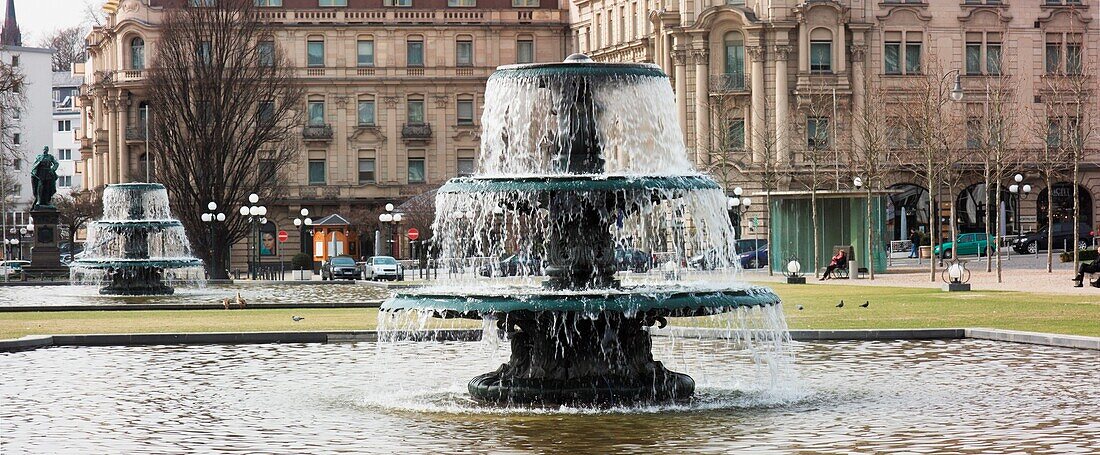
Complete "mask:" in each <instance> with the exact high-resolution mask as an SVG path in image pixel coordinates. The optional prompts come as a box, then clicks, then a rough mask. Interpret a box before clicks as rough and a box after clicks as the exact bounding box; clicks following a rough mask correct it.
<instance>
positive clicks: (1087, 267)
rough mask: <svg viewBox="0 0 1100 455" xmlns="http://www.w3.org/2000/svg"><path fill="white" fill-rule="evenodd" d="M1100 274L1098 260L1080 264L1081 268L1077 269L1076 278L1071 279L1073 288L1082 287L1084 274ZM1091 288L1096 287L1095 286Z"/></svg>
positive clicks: (1099, 261) (1099, 262)
mask: <svg viewBox="0 0 1100 455" xmlns="http://www.w3.org/2000/svg"><path fill="white" fill-rule="evenodd" d="M1086 273H1088V274H1093V273H1100V260H1096V261H1092V262H1082V263H1081V266H1080V267H1078V268H1077V276H1076V277H1074V278H1073V282H1074V284H1073V287H1075V288H1079V287H1082V286H1084V284H1082V282H1083V281H1085V274H1086ZM1093 286H1096V285H1095V284H1094V285H1093Z"/></svg>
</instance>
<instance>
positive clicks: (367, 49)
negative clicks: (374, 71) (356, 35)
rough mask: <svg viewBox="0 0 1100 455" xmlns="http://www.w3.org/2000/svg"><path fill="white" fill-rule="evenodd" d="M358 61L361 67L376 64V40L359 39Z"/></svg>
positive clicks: (357, 45)
mask: <svg viewBox="0 0 1100 455" xmlns="http://www.w3.org/2000/svg"><path fill="white" fill-rule="evenodd" d="M356 49H357V51H356V54H357V57H356V59H355V60H356V63H357V64H358V65H359V66H361V67H370V66H374V41H372V40H359V41H358V43H357V44H356Z"/></svg>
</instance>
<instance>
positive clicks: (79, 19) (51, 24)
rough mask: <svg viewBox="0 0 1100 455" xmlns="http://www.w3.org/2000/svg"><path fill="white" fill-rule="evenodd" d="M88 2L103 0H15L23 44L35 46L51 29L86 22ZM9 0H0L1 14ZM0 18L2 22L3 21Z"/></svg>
mask: <svg viewBox="0 0 1100 455" xmlns="http://www.w3.org/2000/svg"><path fill="white" fill-rule="evenodd" d="M86 3H91V4H95V5H97V6H98V5H102V3H103V1H102V0H15V17H16V18H17V19H18V20H19V30H20V31H21V32H23V45H24V46H28V45H29V46H33V45H35V44H38V41H39V40H40V39H42V37H43V36H45V35H47V34H49V33H50V32H51V31H53V30H55V29H59V28H64V27H72V26H74V25H80V24H81V23H83V22H84V16H85V14H84V12H85V11H86V10H87V8H86V7H85V4H86ZM6 4H7V0H0V15H3V14H4V5H6ZM2 22H3V21H2V19H0V23H2Z"/></svg>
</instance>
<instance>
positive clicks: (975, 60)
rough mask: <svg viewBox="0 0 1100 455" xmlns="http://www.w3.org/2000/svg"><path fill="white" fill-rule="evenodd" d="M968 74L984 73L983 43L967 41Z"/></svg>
mask: <svg viewBox="0 0 1100 455" xmlns="http://www.w3.org/2000/svg"><path fill="white" fill-rule="evenodd" d="M966 74H982V43H966Z"/></svg>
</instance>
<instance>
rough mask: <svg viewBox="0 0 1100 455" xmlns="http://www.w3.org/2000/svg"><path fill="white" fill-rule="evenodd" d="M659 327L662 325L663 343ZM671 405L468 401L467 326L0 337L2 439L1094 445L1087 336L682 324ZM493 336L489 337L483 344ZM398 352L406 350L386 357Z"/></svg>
mask: <svg viewBox="0 0 1100 455" xmlns="http://www.w3.org/2000/svg"><path fill="white" fill-rule="evenodd" d="M668 342H669V341H668V340H659V344H660V343H668ZM677 343H678V344H679V345H678V346H677V348H678V350H682V351H687V352H688V353H689V355H686V356H684V357H683V358H682V359H665V360H666V361H668V362H670V364H675V366H676V368H681V369H682V371H685V372H688V373H690V374H692V375H693V376H695V377H697V378H705V379H703V380H702V381H701V383H700V394H699V397H698V399H697V400H696V402H695V403H693V404H691V405H688V406H681V407H674V408H647V409H638V410H622V409H619V410H611V411H598V410H591V409H542V410H535V411H531V410H520V409H502V408H485V407H481V406H478V405H475V404H473V403H471V402H470V401H469V400H468V399H467V398H466V394H465V382H466V380H467V379H468V378H469V377H471V376H473V375H475V374H477V373H480V372H483V371H487V370H488V369H490V368H494V367H495V366H496V364H497V363H496V362H497V361H498V360H497V359H494V356H495V355H497V354H495V353H489V352H486V350H484V349H482V347H480V345H479V344H477V343H452V342H446V343H444V342H439V343H436V342H431V343H404V344H401V343H398V344H395V345H392V346H377V345H375V344H372V343H361V344H339V345H254V346H195V347H181V346H159V347H141V348H121V347H103V348H54V349H45V350H38V351H31V352H22V353H13V354H2V355H0V446H2V447H4V453H5V454H7V453H27V452H31V453H43V452H80V453H103V452H113V453H122V452H169V453H185V452H196V451H201V452H210V451H215V452H226V451H254V452H277V453H318V452H325V453H394V452H403V453H413V452H415V453H426V452H433V453H438V452H446V453H475V452H476V453H482V452H494V453H529V452H532V451H537V452H541V453H610V452H618V453H654V452H660V453H684V452H701V453H731V452H738V451H745V450H750V449H751V450H753V451H791V452H793V451H823V452H840V451H855V452H880V451H899V450H903V451H928V452H944V451H954V452H970V453H981V452H994V451H1023V452H1032V453H1034V452H1058V453H1089V452H1093V451H1094V449H1095V448H1096V447H1097V445H1098V444H1100V417H1098V416H1100V379H1098V378H1097V376H1096V375H1095V365H1096V361H1097V360H1098V358H1097V353H1096V352H1095V351H1083V350H1069V349H1058V348H1049V347H1041V346H1029V345H1020V344H1010V343H995V342H987V341H977V340H966V341H954V342H929V341H921V342H889V343H886V342H880V343H857V342H846V343H798V344H796V351H797V353H796V354H797V356H798V364H799V367H798V369H799V375H800V376H799V377H800V379H797V380H796V381H795V382H793V383H790V384H786V385H784V386H783V387H778V388H776V387H768V386H767V385H762V384H759V383H758V382H757V381H755V380H752V379H747V378H751V375H752V374H753V371H752V369H753V367H752V366H751V362H745V360H744V359H743V358H739V357H738V354H739V353H738V352H727V351H725V350H722V349H717V348H716V347H717V346H718V345H715V344H713V343H714V342H709V341H702V340H679V341H677ZM487 354H488V355H487ZM395 356H399V357H395Z"/></svg>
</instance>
